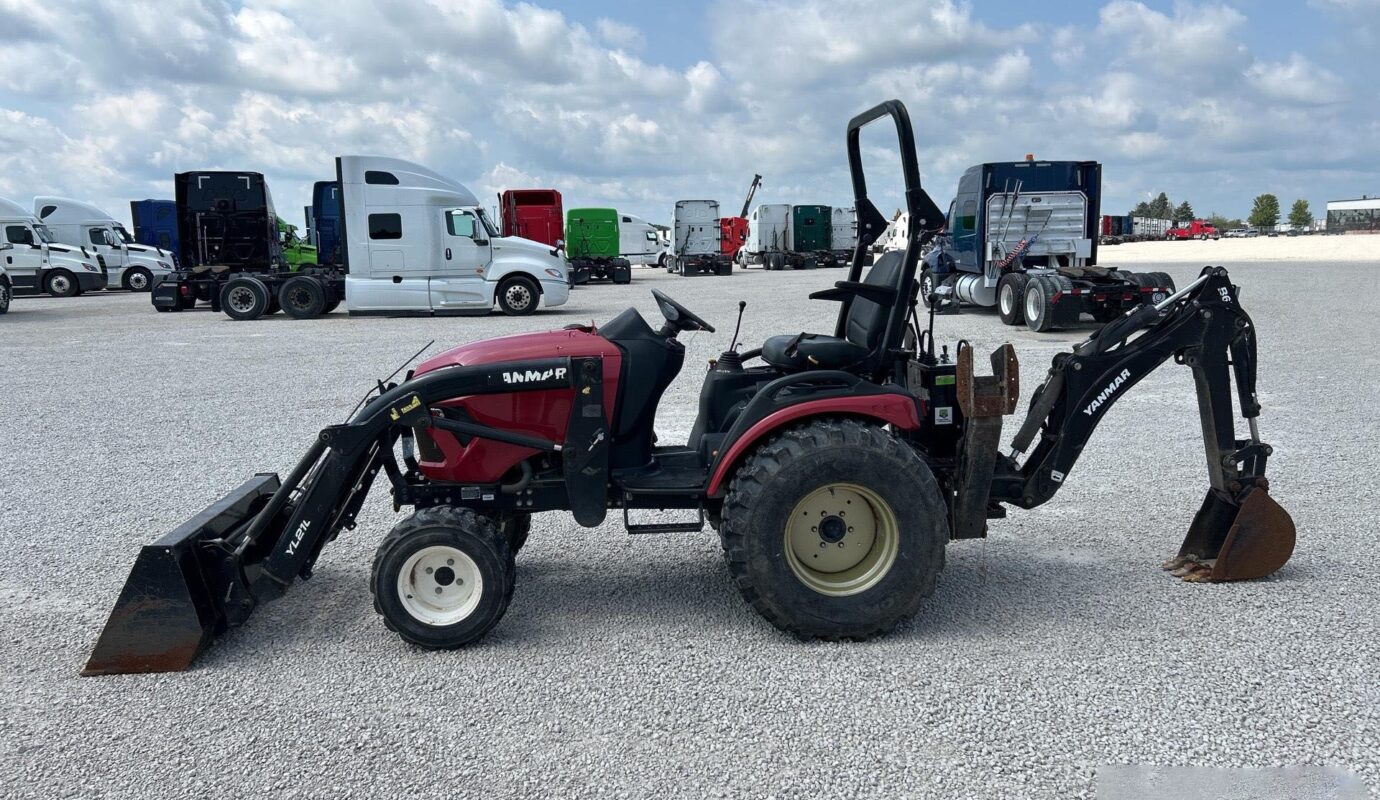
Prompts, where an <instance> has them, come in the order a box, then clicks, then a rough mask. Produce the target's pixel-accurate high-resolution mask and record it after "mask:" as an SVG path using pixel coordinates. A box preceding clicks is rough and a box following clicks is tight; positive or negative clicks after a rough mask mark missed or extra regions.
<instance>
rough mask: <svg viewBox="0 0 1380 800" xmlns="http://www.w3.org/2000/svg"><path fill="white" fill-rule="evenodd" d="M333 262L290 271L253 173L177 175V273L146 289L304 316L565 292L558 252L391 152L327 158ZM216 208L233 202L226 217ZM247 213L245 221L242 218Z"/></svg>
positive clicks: (168, 296) (243, 314) (412, 309)
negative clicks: (502, 228) (336, 250)
mask: <svg viewBox="0 0 1380 800" xmlns="http://www.w3.org/2000/svg"><path fill="white" fill-rule="evenodd" d="M336 177H337V180H338V181H339V184H340V187H341V191H340V204H341V230H340V236H341V241H342V243H343V244H342V248H341V249H342V256H343V258H342V263H340V264H338V265H331V266H326V267H320V266H316V267H313V266H307V267H302V268H299V269H297V270H296V271H291V270H289V269H288V268H287V266H286V265H285V264H284V263H283V262H282V259H281V257H280V256H279V255H278V248H280V247H281V245H280V243H279V242H278V241H277V228H276V217H275V215H274V211H273V205H272V199H271V197H270V196H269V193H268V188H267V186H266V185H264V183H263V176H262V175H259V174H257V173H184V174H182V175H179V176H177V177H176V178H175V184H176V186H177V189H178V195H177V213H178V239H179V241H180V242H181V243H182V249H183V253H182V254H181V256H182V258H181V263H182V265H183V268H182V269H180V270H179V271H178V272H176V273H174V276H173V278H172V279H170V280H167V281H163V282H162V283H160V284H158V286H157V287H156V288H155V289H154V293H153V303H154V306H155V307H156V308H158V309H159V310H160V311H178V310H181V309H184V308H190V307H192V306H193V305H195V303H196V301H197V300H209V301H211V303H212V307H213V308H215V309H217V310H224V311H225V313H226V314H227V315H229V316H230V317H232V318H234V319H256V318H258V317H260V316H263V315H264V314H272V313H274V312H275V311H277V310H278V309H279V308H281V309H282V310H283V311H284V312H286V313H287V314H288V315H289V316H292V317H294V318H297V319H309V318H312V317H316V316H320V315H321V314H327V313H330V312H331V311H332V310H333V309H335V308H336V306H338V305H339V304H340V303H341V302H344V304H345V308H346V310H347V311H348V312H349V313H350V314H361V315H364V314H368V315H385V316H413V315H438V316H439V315H472V314H487V313H489V312H490V311H492V310H493V307H494V304H495V303H497V304H498V307H499V308H500V309H502V311H503V312H504V313H506V314H510V315H522V314H530V313H532V312H534V311H536V310H537V308H538V306H540V305H546V306H558V305H561V304H563V303H565V302H566V300H567V299H568V298H569V296H570V285H569V282H568V277H567V270H568V267H567V265H566V262H565V259H564V257H563V256H562V255H561V253H560V251H559V250H556V249H555V248H552V247H550V246H549V245H545V244H542V243H540V242H534V241H531V240H528V239H522V238H518V237H515V236H510V237H503V236H500V235H499V232H498V228H497V226H495V225H494V223H493V221H492V220H490V219H489V217H488V215H487V213H486V212H485V211H484V209H483V208H482V207H481V206H480V205H479V201H478V199H476V198H475V196H474V195H473V194H471V193H470V191H469V189H466V188H465V187H464V186H462V185H461V184H459V183H457V182H455V181H453V180H451V179H449V178H446V177H445V176H442V175H439V174H437V173H436V172H433V171H431V170H429V169H427V168H426V167H423V166H421V165H419V164H413V163H411V162H408V161H402V160H400V159H396V158H379V157H373V156H341V157H339V158H337V159H336ZM222 207H224V208H227V209H230V208H233V209H236V210H235V211H234V212H233V215H231V214H230V213H228V212H222V211H220V210H219V209H221V208H222ZM250 216H252V217H253V219H252V220H251V219H248V217H250Z"/></svg>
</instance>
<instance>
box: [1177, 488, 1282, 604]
mask: <svg viewBox="0 0 1380 800" xmlns="http://www.w3.org/2000/svg"><path fill="white" fill-rule="evenodd" d="M1294 535H1295V531H1294V520H1293V518H1292V517H1290V516H1289V512H1287V511H1285V510H1284V509H1283V508H1282V507H1281V506H1280V505H1279V503H1276V502H1275V501H1274V499H1273V498H1272V497H1270V495H1269V494H1268V493H1266V491H1265V489H1263V488H1260V487H1253V488H1251V489H1249V490H1247V492H1246V495H1245V497H1244V498H1243V499H1242V500H1241V502H1240V504H1239V505H1238V504H1236V503H1232V502H1228V501H1227V500H1224V499H1222V498H1221V497H1219V496H1218V495H1217V493H1216V492H1215V491H1212V490H1209V491H1208V493H1207V497H1206V498H1204V499H1203V506H1202V508H1200V509H1199V510H1198V514H1197V516H1195V517H1194V518H1193V524H1192V525H1191V526H1190V527H1189V529H1188V536H1187V537H1185V538H1184V544H1183V547H1182V548H1180V549H1179V555H1178V557H1177V558H1174V559H1171V560H1169V561H1167V562H1165V564H1164V568H1165V569H1168V570H1173V571H1174V574H1175V575H1176V576H1178V577H1181V578H1183V579H1184V580H1186V581H1194V582H1199V581H1214V582H1215V581H1244V580H1251V579H1253V578H1263V577H1265V576H1266V575H1269V574H1271V573H1273V572H1274V571H1275V570H1277V569H1279V568H1280V567H1282V566H1284V564H1285V563H1286V562H1287V561H1288V560H1289V556H1290V555H1292V554H1293V552H1294Z"/></svg>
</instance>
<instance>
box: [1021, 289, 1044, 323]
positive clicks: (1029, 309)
mask: <svg viewBox="0 0 1380 800" xmlns="http://www.w3.org/2000/svg"><path fill="white" fill-rule="evenodd" d="M1040 306H1041V300H1040V287H1039V286H1037V285H1035V284H1031V286H1030V288H1029V289H1027V290H1026V292H1025V318H1026V319H1028V320H1031V321H1034V320H1037V319H1039V318H1040Z"/></svg>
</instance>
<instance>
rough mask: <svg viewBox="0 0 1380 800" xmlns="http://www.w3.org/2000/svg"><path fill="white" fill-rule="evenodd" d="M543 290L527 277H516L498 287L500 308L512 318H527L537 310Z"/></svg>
mask: <svg viewBox="0 0 1380 800" xmlns="http://www.w3.org/2000/svg"><path fill="white" fill-rule="evenodd" d="M540 298H541V289H539V288H537V282H536V281H534V280H532V279H531V278H529V277H527V276H526V275H514V276H513V277H511V278H508V279H506V280H504V281H503V283H500V284H499V285H498V307H499V308H501V309H503V313H504V314H507V315H508V316H510V317H525V316H527V315H528V314H531V313H532V312H533V311H536V310H537V303H538V302H539V300H540Z"/></svg>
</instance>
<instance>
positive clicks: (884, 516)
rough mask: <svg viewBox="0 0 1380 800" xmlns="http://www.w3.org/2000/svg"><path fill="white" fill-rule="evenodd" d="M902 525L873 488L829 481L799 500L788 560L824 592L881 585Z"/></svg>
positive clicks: (789, 527) (788, 536)
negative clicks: (829, 482)
mask: <svg viewBox="0 0 1380 800" xmlns="http://www.w3.org/2000/svg"><path fill="white" fill-rule="evenodd" d="M899 531H900V525H899V523H898V522H897V520H896V514H895V512H893V511H892V510H891V506H889V505H887V503H886V501H884V500H882V498H881V497H880V496H879V495H878V494H877V493H876V492H874V491H872V490H871V489H868V488H866V487H864V486H859V485H858V484H853V483H831V484H827V485H825V486H821V487H820V488H818V489H816V490H814V491H813V492H810V493H809V494H808V495H806V496H805V497H803V498H801V499H800V501H799V502H797V503H796V504H795V507H794V508H793V509H792V510H791V516H790V518H789V519H788V520H787V523H786V530H785V554H786V564H787V566H788V567H789V568H790V570H791V573H792V574H793V575H795V577H796V579H797V580H799V581H800V582H801V583H803V584H805V585H806V586H808V587H809V588H810V589H813V590H814V591H816V592H819V593H820V594H823V595H829V596H832V597H847V596H849V595H854V594H858V593H860V592H865V591H867V590H868V589H871V588H872V587H874V586H876V585H877V584H878V583H881V581H882V579H883V578H885V577H886V576H887V573H889V572H890V571H891V567H892V566H893V565H894V564H895V563H896V557H897V554H898V553H899V552H900V532H899Z"/></svg>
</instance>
